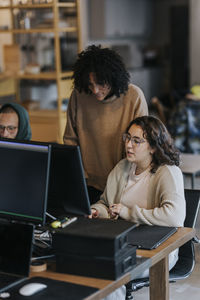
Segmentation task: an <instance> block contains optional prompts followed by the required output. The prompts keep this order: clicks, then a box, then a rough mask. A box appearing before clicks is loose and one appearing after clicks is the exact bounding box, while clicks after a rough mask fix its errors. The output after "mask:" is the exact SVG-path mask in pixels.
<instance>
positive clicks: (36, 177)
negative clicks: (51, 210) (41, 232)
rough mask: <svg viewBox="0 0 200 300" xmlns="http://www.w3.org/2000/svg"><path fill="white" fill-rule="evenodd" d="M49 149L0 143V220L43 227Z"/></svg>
mask: <svg viewBox="0 0 200 300" xmlns="http://www.w3.org/2000/svg"><path fill="white" fill-rule="evenodd" d="M50 152H51V147H50V146H47V145H36V144H29V143H17V142H14V141H13V142H12V141H2V140H1V141H0V183H1V188H0V218H6V219H12V220H23V221H27V222H29V223H33V224H42V225H43V224H44V223H45V212H46V203H47V197H48V182H49V163H50Z"/></svg>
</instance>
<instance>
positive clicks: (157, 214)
mask: <svg viewBox="0 0 200 300" xmlns="http://www.w3.org/2000/svg"><path fill="white" fill-rule="evenodd" d="M123 141H124V143H125V151H126V158H125V159H123V160H121V161H120V162H119V163H118V164H117V165H116V167H115V168H114V169H113V170H112V171H111V173H110V174H109V176H108V179H107V185H106V188H105V190H104V193H103V194H102V195H101V197H100V200H99V201H98V202H97V203H96V204H93V205H92V206H91V211H92V214H91V216H90V218H111V219H113V218H118V217H120V218H122V219H125V220H128V221H132V222H135V223H139V224H147V225H160V226H175V227H176V226H177V227H181V226H183V223H184V219H185V197H184V183H183V175H182V172H181V170H180V168H179V167H178V166H179V162H180V161H179V151H178V150H177V149H176V148H175V146H174V144H173V140H172V138H171V136H170V135H169V133H168V131H167V129H166V127H165V126H164V124H163V123H162V122H161V121H160V120H159V119H157V118H155V117H153V116H143V117H139V118H136V119H135V120H133V121H132V122H131V123H130V124H129V126H128V128H127V130H126V133H124V134H123ZM177 260H178V249H176V250H175V251H173V252H171V253H170V255H169V269H171V268H172V267H173V266H174V265H175V263H176V262H177ZM148 272H149V270H148V269H147V270H146V271H145V272H144V274H142V275H141V276H140V278H141V277H147V276H148ZM116 292H117V293H121V298H120V299H123V298H124V299H125V287H122V288H120V289H118V290H117V291H115V292H113V293H112V294H111V295H109V296H108V298H106V300H107V299H109V300H110V299H115V296H116V295H115V294H116Z"/></svg>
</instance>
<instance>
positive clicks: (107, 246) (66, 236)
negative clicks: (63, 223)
mask: <svg viewBox="0 0 200 300" xmlns="http://www.w3.org/2000/svg"><path fill="white" fill-rule="evenodd" d="M135 227H136V224H134V223H132V222H128V221H125V220H110V219H87V218H78V220H77V221H76V222H74V223H72V224H70V225H69V226H67V227H66V228H63V229H57V230H56V231H55V232H54V234H53V238H52V247H53V249H54V251H55V253H65V252H67V253H68V254H70V253H71V254H73V255H75V254H78V255H80V254H81V255H87V256H89V255H91V256H103V257H113V256H117V255H119V254H120V252H121V251H122V250H123V249H124V248H125V247H126V246H127V245H128V233H129V232H130V231H131V230H133V229H134V228H135Z"/></svg>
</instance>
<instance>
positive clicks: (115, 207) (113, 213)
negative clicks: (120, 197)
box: [108, 203, 123, 219]
mask: <svg viewBox="0 0 200 300" xmlns="http://www.w3.org/2000/svg"><path fill="white" fill-rule="evenodd" d="M122 207H123V205H122V204H121V203H118V204H112V205H111V206H110V207H109V210H108V211H109V214H110V218H111V219H114V218H116V217H117V216H118V215H119V213H120V211H121V209H122Z"/></svg>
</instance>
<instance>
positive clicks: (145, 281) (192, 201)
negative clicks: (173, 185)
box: [126, 189, 200, 300]
mask: <svg viewBox="0 0 200 300" xmlns="http://www.w3.org/2000/svg"><path fill="white" fill-rule="evenodd" d="M185 200H186V218H185V222H184V227H191V228H194V227H195V225H196V220H197V215H198V211H199V207H200V190H187V189H185ZM194 242H195V243H200V240H199V239H198V238H197V237H195V238H193V239H192V240H190V241H188V242H187V243H185V244H184V245H183V246H181V247H180V248H179V259H178V261H177V263H176V265H175V266H174V267H173V268H172V269H171V270H170V272H169V282H175V281H176V280H181V279H185V278H187V277H188V276H189V275H190V274H191V273H192V271H193V269H194V265H195V252H194ZM145 286H146V287H147V286H149V277H148V278H141V279H135V280H132V281H130V282H129V283H127V284H126V300H131V299H133V296H132V292H134V291H137V290H138V289H141V288H142V287H145Z"/></svg>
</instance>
